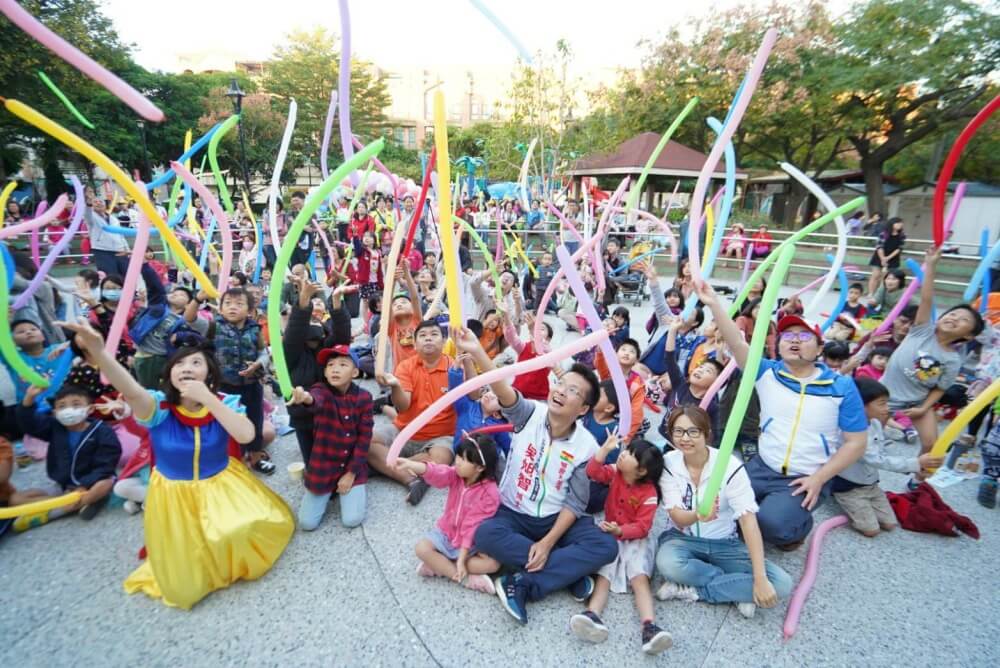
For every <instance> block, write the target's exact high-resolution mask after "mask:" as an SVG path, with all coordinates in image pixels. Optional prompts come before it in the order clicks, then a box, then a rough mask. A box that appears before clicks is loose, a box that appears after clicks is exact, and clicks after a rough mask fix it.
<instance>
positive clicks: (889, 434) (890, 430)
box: [882, 427, 906, 441]
mask: <svg viewBox="0 0 1000 668" xmlns="http://www.w3.org/2000/svg"><path fill="white" fill-rule="evenodd" d="M882 433H883V434H885V437H886V438H887V439H889V440H890V441H905V440H906V432H905V431H904V430H902V429H897V428H896V427H886V428H885V429H884V430H883V431H882Z"/></svg>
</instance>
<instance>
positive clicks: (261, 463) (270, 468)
mask: <svg viewBox="0 0 1000 668" xmlns="http://www.w3.org/2000/svg"><path fill="white" fill-rule="evenodd" d="M253 470H254V471H257V472H258V473H263V474H264V475H272V474H274V472H275V471H277V470H278V467H277V466H276V465H275V463H274V462H272V461H271V458H270V457H269V456H268V455H266V454H265V455H264V456H263V457H261V458H260V459H258V460H257V462H256V463H255V464H254V465H253Z"/></svg>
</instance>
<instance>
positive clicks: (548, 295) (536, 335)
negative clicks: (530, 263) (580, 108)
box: [532, 176, 629, 350]
mask: <svg viewBox="0 0 1000 668" xmlns="http://www.w3.org/2000/svg"><path fill="white" fill-rule="evenodd" d="M628 183H629V179H628V177H627V176H626V177H625V178H624V179H622V182H621V184H619V186H618V189H617V190H616V191H615V194H614V195H612V197H611V201H610V203H611V204H612V205H614V204H615V203H616V202H617V201H618V200H620V199H621V196H622V193H624V192H625V188H626V186H628ZM610 209H611V207H610V206H609V207H608V208H607V209H605V211H604V215H603V216H602V217H601V222H600V223H599V224H598V225H597V231H596V232H595V233H594V236H592V237H591V238H590V239H589V240H588V241H587V243H585V244H583V245H582V246H580V247H579V248H578V249H576V252H575V253H573V258H572V259H573V262H577V261H578V260H579V259H580V258H582V257H583V256H584V254H585V253H587V252H588V251H590V250H591V249H592V248H596V247H598V246H599V244H600V243H601V239H602V238H603V237H604V230H605V228H606V227H607V224H608V221H609V220H610V214H609V211H610ZM599 266H601V267H603V266H604V263H603V262H601V263H600V265H599ZM565 275H566V272H565V270H564V269H563V267H560V268H559V271H557V272H556V275H555V276H553V277H552V280H551V281H550V282H549V287H547V288H546V289H545V294H544V295H542V299H541V302H540V303H539V305H538V313H537V315H536V316H535V328H534V330H533V331H532V339H533V340H534V342H535V350H542V349H543V347H544V346H545V341H544V340H543V339H542V323H543V322H544V321H545V307H546V306H548V305H549V300H551V299H552V295H553V294H555V291H556V285H558V284H559V279H560V278H562V277H563V276H565Z"/></svg>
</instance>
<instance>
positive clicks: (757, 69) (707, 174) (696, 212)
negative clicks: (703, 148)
mask: <svg viewBox="0 0 1000 668" xmlns="http://www.w3.org/2000/svg"><path fill="white" fill-rule="evenodd" d="M777 41H778V31H777V30H775V29H774V28H769V29H768V30H767V32H766V33H765V34H764V39H763V41H762V42H761V45H760V48H759V49H757V55H756V56H754V60H753V64H752V65H751V66H750V71H749V72H748V73H747V76H746V80H745V85H744V86H743V90H742V92H741V93H740V96H739V98H737V100H736V104H735V105H734V106H733V109H732V113H731V114H730V116H729V122H728V123H726V125H725V126H724V127H723V128H722V132H721V133H719V136H718V138H717V139H716V140H715V144H714V145H713V146H712V151H711V153H709V154H708V159H707V160H705V164H704V165H703V166H702V168H701V173H700V174H698V181H697V182H696V183H695V186H694V194H693V195H692V196H691V215H690V216H688V220H690V221H691V230H694V224H695V222H696V221H699V220H701V209H702V202H704V201H705V192H706V191H707V190H708V185H709V182H710V181H711V180H712V172H714V171H715V167H716V166H717V165H718V164H719V160H720V159H721V158H722V152H723V150H725V147H726V144H728V143H729V140H730V139H732V137H733V133H735V132H736V128H737V126H738V125H739V124H740V121H741V120H743V114H744V113H745V112H746V110H747V107H748V106H750V98H751V97H753V93H754V90H755V89H756V88H757V82H758V81H760V75H761V74H762V73H763V72H764V65H766V64H767V57H768V56H769V55H770V54H771V49H773V48H774V43H775V42H777ZM694 238H695V239H697V238H698V236H697V233H696V234H695V236H694ZM688 258H689V259H690V264H691V277H692V278H693V279H694V280H696V281H700V280H702V275H701V258H700V257H699V253H698V250H697V244H695V245H694V246H692V245H691V242H690V241H689V242H688Z"/></svg>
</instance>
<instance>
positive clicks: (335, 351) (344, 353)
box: [316, 345, 361, 366]
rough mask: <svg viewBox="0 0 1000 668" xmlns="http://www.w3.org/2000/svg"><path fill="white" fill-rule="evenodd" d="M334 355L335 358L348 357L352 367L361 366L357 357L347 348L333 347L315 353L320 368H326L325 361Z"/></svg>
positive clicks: (341, 346)
mask: <svg viewBox="0 0 1000 668" xmlns="http://www.w3.org/2000/svg"><path fill="white" fill-rule="evenodd" d="M334 355H336V356H337V357H349V358H350V359H351V361H352V362H354V366H361V363H360V362H359V361H358V357H357V355H355V353H354V352H353V351H352V350H351V349H350V348H349V347H348V346H345V345H339V346H333V347H331V348H324V349H323V350H321V351H319V353H317V355H316V360H317V361H318V362H319V365H320V366H326V363H327V361H328V360H329V359H330V358H331V357H333V356H334Z"/></svg>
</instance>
